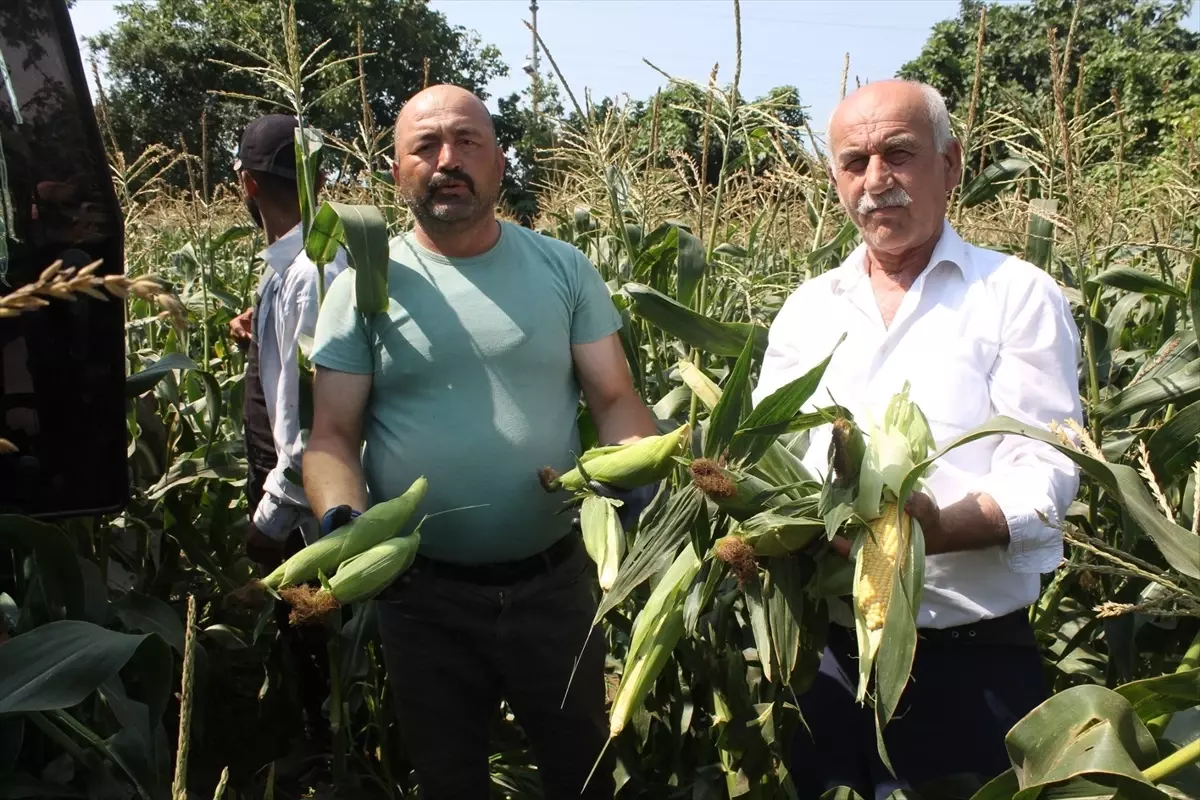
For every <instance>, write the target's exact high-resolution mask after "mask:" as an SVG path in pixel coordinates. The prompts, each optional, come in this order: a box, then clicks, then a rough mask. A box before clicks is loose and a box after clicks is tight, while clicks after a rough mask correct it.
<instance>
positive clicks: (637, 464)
mask: <svg viewBox="0 0 1200 800" xmlns="http://www.w3.org/2000/svg"><path fill="white" fill-rule="evenodd" d="M689 431H690V425H688V424H687V423H684V424H683V425H682V426H680V427H679V428H676V429H675V430H673V431H671V432H670V433H663V434H656V435H654V436H646V437H645V438H642V439H639V440H638V441H636V442H632V443H630V444H627V445H619V446H617V447H616V449H610V448H612V447H613V446H612V445H607V446H606V447H605V451H606V452H604V453H602V454H597V455H591V456H589V455H588V454H587V453H585V454H584V457H582V458H580V462H581V463H582V464H583V465H584V469H585V470H586V471H587V474H588V476H589V477H590V478H591V479H592V480H595V481H599V482H600V483H606V484H608V485H610V486H615V487H617V488H618V489H633V488H635V487H637V486H645V485H646V484H648V483H654V482H655V481H660V480H662V479H663V478H665V477H667V475H669V474H670V473H671V470H672V468H674V466H675V461H674V456H675V454H676V453H678V452H679V451H680V449H681V448H682V447H683V445H684V443H685V442H686V441H687V436H688V433H689ZM538 477H539V479H540V480H541V482H542V487H543V488H545V489H546V491H548V492H552V491H555V490H557V489H567V490H569V491H572V492H577V491H579V490H580V489H583V488H584V486H585V483H584V477H583V473H582V472H580V470H579V467H575V468H574V469H572V470H570V471H569V472H566V473H563V474H562V475H558V474H556V473H555V472H554V470H553V469H551V468H549V467H545V468H543V469H542V470H540V471H539V473H538Z"/></svg>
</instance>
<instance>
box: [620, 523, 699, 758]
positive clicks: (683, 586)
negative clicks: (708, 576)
mask: <svg viewBox="0 0 1200 800" xmlns="http://www.w3.org/2000/svg"><path fill="white" fill-rule="evenodd" d="M699 570H700V560H699V559H698V558H697V557H696V553H695V551H694V550H693V549H692V547H691V545H690V544H689V545H687V546H685V547H684V548H683V550H682V551H680V553H679V555H677V556H676V557H675V560H674V561H673V562H672V563H671V566H670V567H669V568H668V569H667V571H666V573H664V574H663V577H662V579H661V580H660V581H659V582H658V585H657V586H655V587H654V591H652V592H651V593H650V598H649V599H648V600H647V601H646V605H645V606H643V607H642V610H641V611H639V612H638V615H637V617H636V618H635V619H634V621H633V631H632V633H631V636H630V641H629V652H628V653H627V654H626V656H625V670H624V672H622V674H621V683H620V685H619V686H618V687H617V694H616V697H615V698H614V699H613V705H612V712H611V716H610V717H609V738H610V739H611V738H615V737H616V736H617V735H619V734H620V733H621V731H622V730H624V728H625V725H626V723H628V722H629V718H630V716H631V715H632V714H633V709H634V708H635V707H636V706H637V705H638V704H639V703H641V702H642V700H644V699H645V697H646V695H647V694H648V693H649V691H650V689H651V688H652V687H653V686H654V682H655V681H656V680H658V675H659V673H660V672H662V669H663V667H664V666H665V665H666V662H667V659H668V658H669V657H670V655H671V653H672V651H673V650H674V649H675V644H676V643H677V642H678V641H679V638H680V637H681V636H682V635H683V604H684V601H685V600H686V598H687V591H688V587H690V586H691V583H692V579H693V578H695V577H696V573H697V572H698V571H699Z"/></svg>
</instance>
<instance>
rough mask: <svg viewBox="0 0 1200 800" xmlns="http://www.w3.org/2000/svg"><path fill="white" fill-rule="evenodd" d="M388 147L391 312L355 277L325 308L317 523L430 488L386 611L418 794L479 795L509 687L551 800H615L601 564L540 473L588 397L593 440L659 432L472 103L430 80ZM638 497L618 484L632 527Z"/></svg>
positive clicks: (573, 429) (613, 324)
mask: <svg viewBox="0 0 1200 800" xmlns="http://www.w3.org/2000/svg"><path fill="white" fill-rule="evenodd" d="M395 150H396V153H395V155H396V162H395V166H394V167H393V175H394V176H395V178H396V184H397V187H398V188H399V190H400V193H401V195H402V196H403V197H404V199H405V201H406V203H407V205H408V206H409V208H410V209H411V210H412V212H413V215H414V217H415V221H416V225H415V228H414V230H413V231H412V232H410V233H408V234H406V235H404V236H401V237H397V238H396V239H395V240H393V242H392V243H391V250H390V255H391V265H390V269H389V273H388V294H389V296H390V301H389V307H388V309H387V312H386V313H382V314H378V315H369V316H368V315H363V314H360V313H359V312H358V310H357V309H356V307H355V302H354V296H355V292H354V288H355V283H354V281H355V277H354V273H353V271H347V272H346V273H344V274H343V275H340V276H339V277H338V278H337V279H336V280H335V281H334V283H333V285H332V286H331V287H330V290H329V293H328V295H327V296H326V298H325V302H324V305H323V306H322V309H321V314H320V317H319V320H318V323H317V330H316V337H315V342H314V347H313V353H312V361H313V362H314V363H315V364H316V365H317V375H316V380H315V384H314V416H313V428H312V434H311V437H310V439H309V443H308V447H307V449H306V454H305V459H304V488H305V492H306V494H307V496H308V498H309V500H310V502H311V503H312V506H313V509H314V511H316V512H317V513H318V514H319V515H321V516H322V518H323V520H324V524H323V530H325V531H326V532H328V531H329V530H332V529H333V528H334V527H336V525H337V524H344V522H345V521H347V520H348V519H350V518H351V517H352V516H353V515H354V514H355V513H356V512H357V511H358V510H361V509H364V508H366V507H367V505H368V497H369V498H370V502H371V503H378V502H381V501H383V500H388V499H390V498H393V497H396V496H397V495H399V494H401V493H402V492H404V491H405V490H406V489H408V487H409V486H411V485H412V482H413V481H414V480H416V478H417V477H419V476H421V475H424V476H425V477H426V478H427V480H428V491H427V494H426V496H425V500H424V502H423V503H422V505H421V508H420V510H419V512H418V513H419V514H421V515H424V514H431V515H432V514H437V516H432V517H430V518H428V519H426V520H425V521H424V523H423V524H422V527H421V547H420V554H419V556H418V559H417V561H416V562H415V563H414V564H413V566H412V567H411V568H410V569H409V570H408V571H407V572H406V573H405V574H404V576H402V578H401V579H400V580H399V581H397V583H396V585H394V586H393V587H391V588H390V589H389V590H388V591H387V592H385V594H384V595H382V596H381V598H380V602H379V617H380V619H379V624H380V631H381V634H382V638H383V643H384V651H385V656H386V660H387V667H388V671H389V674H390V676H391V678H392V684H393V686H394V691H395V694H396V698H397V706H398V714H399V719H400V723H401V733H402V735H403V737H404V745H405V749H406V751H407V752H408V754H409V755H410V757H411V759H412V761H413V763H414V766H415V767H416V771H417V774H418V778H419V781H420V783H421V786H422V789H423V791H424V797H426V798H428V800H440V798H456V799H458V798H468V800H472V799H473V798H481V800H482V798H486V797H487V796H488V783H489V777H488V772H489V770H488V755H489V754H490V752H491V751H490V750H489V748H488V731H489V725H490V724H491V722H492V719H493V717H494V715H495V714H496V713H497V711H498V710H499V705H500V701H501V700H502V699H504V700H507V701H508V703H509V705H510V706H511V708H512V709H513V712H514V713H515V715H516V717H517V721H518V722H519V723H520V724H521V725H522V727H523V729H524V730H525V732H526V734H527V735H528V736H529V738H530V742H531V744H532V746H533V750H534V755H535V758H536V760H537V762H538V766H539V772H540V773H541V776H542V781H543V783H544V785H545V790H546V796H547V797H549V798H566V797H580V796H582V797H585V798H600V797H605V798H611V797H612V796H613V791H614V787H613V780H612V761H611V757H609V758H607V759H606V761H605V762H603V763H602V766H601V767H600V768H599V769H597V770H596V773H595V775H594V776H593V777H592V779H591V781H590V782H589V784H588V786H587V790H586V792H585V793H584V794H583V795H581V794H580V790H581V789H582V788H583V785H584V780H585V779H586V778H587V776H588V773H589V772H590V771H591V769H592V765H593V764H594V763H595V760H596V758H597V757H598V756H599V755H600V753H601V751H602V749H603V748H604V743H605V741H606V739H607V732H608V724H607V718H606V713H605V701H604V674H603V673H604V660H605V659H604V657H605V653H604V643H603V636H602V635H601V634H600V633H599V632H598V631H593V629H592V619H593V616H594V614H595V611H596V600H595V594H594V592H593V586H594V583H595V575H596V572H595V566H594V565H593V564H592V563H591V561H590V559H589V558H588V556H587V553H586V551H585V550H584V548H583V547H582V544H581V542H580V539H579V535H578V531H577V530H576V529H574V528H573V525H572V515H571V514H570V513H563V503H564V500H565V499H566V497H565V495H563V494H561V493H557V494H549V493H547V492H546V491H545V490H544V489H543V488H542V486H541V484H540V483H539V481H538V476H537V473H538V470H539V469H541V468H542V467H547V466H549V467H553V468H554V469H555V470H557V471H560V472H561V471H565V470H568V469H570V468H571V467H572V466H573V465H574V456H575V455H576V454H578V453H579V452H580V438H579V430H578V426H577V424H576V414H577V412H578V406H579V400H580V396H581V395H582V397H583V398H584V400H585V401H586V402H587V405H588V409H589V411H590V412H591V415H592V418H593V420H594V422H595V424H596V428H597V431H598V433H599V438H600V440H601V443H604V444H610V443H622V442H629V441H634V440H636V439H638V438H640V437H642V436H647V435H653V434H655V433H657V432H658V431H657V429H656V427H655V424H654V419H653V417H652V416H651V415H650V413H649V410H648V409H647V408H646V406H645V404H644V403H643V402H642V401H641V399H640V398H639V397H638V396H637V394H636V393H635V392H634V389H633V384H632V380H631V378H630V375H629V368H628V365H627V363H626V360H625V355H624V351H623V350H622V348H621V344H620V340H619V338H618V337H617V333H616V332H617V330H618V329H619V328H620V318H619V316H618V314H617V312H616V310H615V308H614V307H613V304H612V300H611V299H610V297H609V294H608V289H607V287H605V285H604V282H603V281H602V280H601V278H600V276H599V274H598V273H597V272H596V269H595V268H594V267H593V266H592V264H591V263H590V262H589V261H588V260H587V258H586V257H585V256H584V255H583V254H582V253H581V252H580V251H579V250H577V249H576V248H574V247H573V246H571V245H569V244H567V243H564V242H560V241H557V240H554V239H550V238H548V237H545V236H541V235H540V234H537V233H535V232H533V231H530V230H527V229H525V228H522V227H520V226H517V225H513V224H510V223H506V222H501V221H499V220H497V219H496V217H495V214H494V207H495V203H496V199H497V197H498V195H499V187H500V181H501V178H502V177H503V174H504V156H503V153H502V151H501V149H500V147H499V146H498V144H497V142H496V139H495V133H494V130H493V129H492V124H491V116H490V114H489V113H488V112H487V109H486V108H485V107H484V106H483V104H482V103H481V102H480V101H479V99H478V98H476V97H475V96H474V95H472V94H471V93H469V92H467V91H465V90H463V89H459V88H457V87H452V86H435V87H432V88H430V89H427V90H425V91H422V92H420V93H419V94H417V95H416V96H415V97H413V98H412V99H411V100H409V102H408V103H407V104H406V105H405V106H404V109H403V110H402V111H401V113H400V115H399V117H398V118H397V121H396V145H395ZM360 444H365V446H364V447H362V449H361V459H360ZM646 495H647V493H646V492H640V493H625V494H624V495H623V496H621V499H622V500H623V501H625V505H624V507H623V508H622V511H623V514H622V516H623V517H624V519H625V520H626V521H632V520H634V519H636V515H637V514H638V513H639V512H640V510H641V509H643V508H644V507H645V504H646V502H647V501H648V498H647V496H646ZM589 634H591V636H590V638H589ZM585 642H586V643H587V647H586V649H584V644H585ZM581 651H582V652H581ZM577 658H579V664H578V668H577V669H576V663H575V662H576V659H577ZM573 670H575V675H574V678H573V679H572V678H571V675H572V671H573ZM568 681H570V686H571V688H570V692H569V693H567V692H566V690H567V685H568ZM564 694H565V701H564Z"/></svg>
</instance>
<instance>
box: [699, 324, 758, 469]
mask: <svg viewBox="0 0 1200 800" xmlns="http://www.w3.org/2000/svg"><path fill="white" fill-rule="evenodd" d="M753 361H754V338H753V337H752V336H751V337H747V338H746V343H745V346H744V347H743V348H742V354H741V356H739V357H738V360H737V363H736V364H734V366H733V372H731V373H730V375H729V380H728V381H726V382H725V386H724V388H723V389H722V390H721V399H720V400H718V401H717V407H716V408H714V409H713V410H712V414H710V415H709V417H708V426H707V427H706V428H705V431H704V455H705V456H707V457H708V458H716V457H717V456H718V455H719V454H720V453H721V452H722V451H723V450H725V448H727V447H728V446H729V444H730V442H731V441H732V440H733V436H734V433H736V432H737V429H738V424H739V422H740V421H741V420H742V419H745V417H746V415H747V414H748V413H749V412H750V366H751V362H753Z"/></svg>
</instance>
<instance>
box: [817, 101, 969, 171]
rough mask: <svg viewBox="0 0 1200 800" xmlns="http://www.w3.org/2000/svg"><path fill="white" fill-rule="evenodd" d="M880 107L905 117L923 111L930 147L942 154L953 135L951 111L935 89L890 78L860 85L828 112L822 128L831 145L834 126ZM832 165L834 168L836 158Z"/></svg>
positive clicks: (833, 137) (835, 166)
mask: <svg viewBox="0 0 1200 800" xmlns="http://www.w3.org/2000/svg"><path fill="white" fill-rule="evenodd" d="M881 107H882V108H886V109H899V110H900V111H901V113H903V114H904V115H905V116H908V115H911V114H912V113H913V112H919V113H921V114H923V115H924V117H925V121H926V122H927V123H928V125H929V133H930V137H931V141H932V144H933V149H934V150H936V151H937V152H939V153H945V152H946V148H947V147H948V146H949V145H950V140H951V139H952V138H954V133H953V131H952V130H951V128H950V112H949V111H947V110H946V101H945V99H944V98H943V97H942V95H941V93H940V92H939V91H938V90H937V89H935V88H933V87H932V86H930V85H928V84H925V83H918V82H917V81H906V80H900V79H889V80H884V81H873V82H871V83H868V84H866V85H865V86H861V87H859V88H858V89H855V90H854V91H853V92H851V93H850V94H848V95H846V97H845V98H844V99H843V100H842V102H840V103H838V105H837V107H836V108H834V109H833V113H832V114H830V115H829V125H828V126H827V127H826V129H825V130H826V132H827V135H828V138H829V144H830V146H831V147H833V145H834V139H835V128H837V127H839V126H841V125H843V124H844V123H845V121H846V120H847V119H853V118H857V117H859V116H861V115H862V113H863V111H864V109H866V110H879V109H880V108H881ZM833 168H834V170H835V171H836V170H837V162H836V160H835V161H834V164H833Z"/></svg>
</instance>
